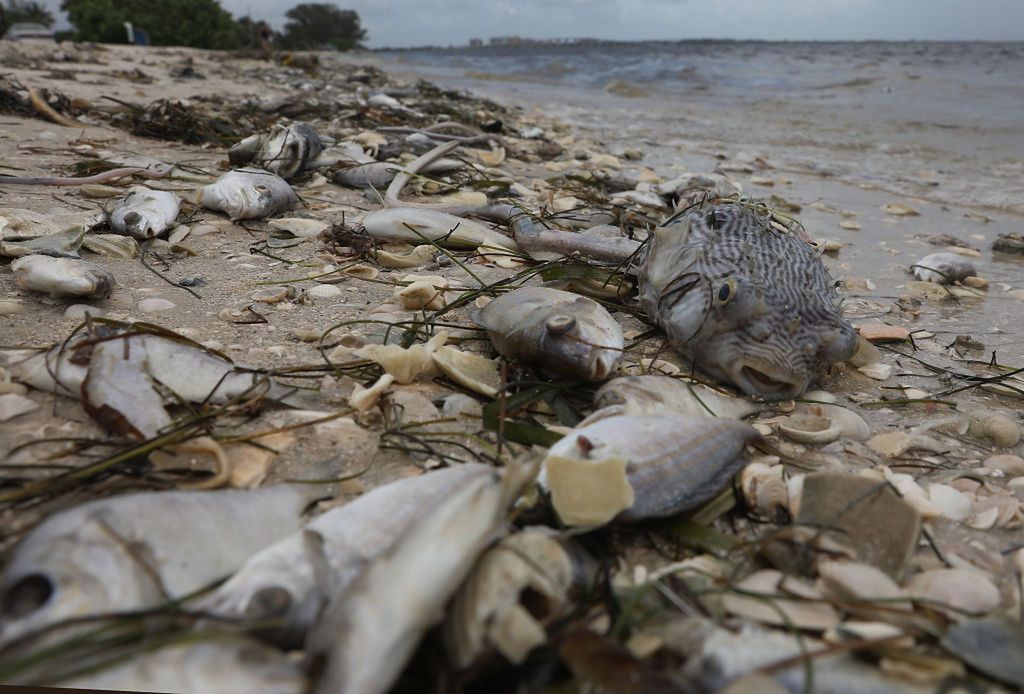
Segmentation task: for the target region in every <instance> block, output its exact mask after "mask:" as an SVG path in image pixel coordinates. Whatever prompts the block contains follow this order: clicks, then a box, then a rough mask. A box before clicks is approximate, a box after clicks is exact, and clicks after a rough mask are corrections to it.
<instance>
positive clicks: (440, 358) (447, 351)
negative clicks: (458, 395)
mask: <svg viewBox="0 0 1024 694" xmlns="http://www.w3.org/2000/svg"><path fill="white" fill-rule="evenodd" d="M431 357H432V358H433V360H434V364H436V365H437V368H438V369H440V370H441V372H442V373H443V374H444V375H445V376H447V377H448V378H450V379H452V380H453V381H455V382H456V383H458V384H459V385H460V386H463V387H464V388H468V389H469V390H471V391H473V392H474V393H480V394H481V395H486V396H487V397H490V398H494V397H497V396H498V392H499V391H500V389H501V368H500V367H499V366H498V362H496V361H494V360H493V359H487V358H485V357H481V356H480V355H479V354H472V353H470V352H463V351H462V350H459V349H456V348H455V347H441V348H439V349H438V350H437V351H435V352H434V353H433V354H431Z"/></svg>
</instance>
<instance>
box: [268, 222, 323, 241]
mask: <svg viewBox="0 0 1024 694" xmlns="http://www.w3.org/2000/svg"><path fill="white" fill-rule="evenodd" d="M267 226H269V227H270V228H271V229H280V230H281V231H287V232H288V233H289V234H292V235H293V236H297V237H299V238H303V239H311V238H316V237H318V236H319V235H320V234H322V233H323V232H324V231H326V230H327V229H329V228H330V224H328V223H327V222H322V221H320V220H319V219H307V218H305V217H283V218H280V219H271V220H270V221H268V222H267Z"/></svg>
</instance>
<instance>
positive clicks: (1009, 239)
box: [992, 232, 1024, 255]
mask: <svg viewBox="0 0 1024 694" xmlns="http://www.w3.org/2000/svg"><path fill="white" fill-rule="evenodd" d="M992 250H993V251H994V252H995V253H1006V254H1007V255H1024V234H1019V233H1016V232H1012V233H1009V234H999V235H998V236H997V237H996V240H995V241H993V242H992Z"/></svg>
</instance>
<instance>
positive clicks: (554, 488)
mask: <svg viewBox="0 0 1024 694" xmlns="http://www.w3.org/2000/svg"><path fill="white" fill-rule="evenodd" d="M759 438H760V434H758V433H757V431H756V430H755V429H754V428H753V427H751V426H750V425H749V424H744V423H743V422H739V421H737V420H735V419H728V418H725V417H718V418H715V419H704V418H699V419H694V418H690V417H686V416H684V415H674V414H663V415H637V416H632V415H622V416H617V417H608V418H607V419H601V420H599V421H597V422H594V423H593V424H588V425H585V426H580V427H577V428H576V429H573V430H572V431H571V432H569V433H568V434H566V435H565V436H564V437H563V438H562V439H561V440H560V441H558V442H557V443H555V444H554V445H553V446H551V448H550V449H548V453H547V456H546V457H545V458H544V462H543V464H542V467H541V473H540V477H539V479H538V482H539V484H540V486H541V488H542V489H543V490H544V491H546V492H548V493H549V494H550V495H551V503H552V505H553V506H554V509H555V512H556V513H557V514H558V517H559V519H560V520H561V521H562V522H563V523H565V524H566V525H582V526H594V525H601V524H604V523H608V522H609V521H611V520H613V519H614V520H619V521H624V522H631V521H637V520H642V519H644V518H658V517H663V516H670V515H673V514H676V513H680V512H682V511H688V510H692V509H694V508H697V507H698V506H700V505H701V504H702V503H704V502H705V501H708V500H709V499H711V498H712V497H714V496H715V495H716V494H718V492H720V491H721V490H722V489H723V488H724V487H725V486H726V485H727V484H728V483H729V480H730V479H732V477H733V475H735V474H736V473H737V472H739V470H740V469H741V468H742V467H743V465H744V461H743V460H742V459H741V457H740V454H741V453H743V450H744V448H745V447H746V446H747V444H749V443H752V442H754V441H756V440H758V439H759Z"/></svg>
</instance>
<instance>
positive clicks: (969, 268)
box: [910, 252, 978, 284]
mask: <svg viewBox="0 0 1024 694" xmlns="http://www.w3.org/2000/svg"><path fill="white" fill-rule="evenodd" d="M910 270H911V271H912V272H913V273H914V277H916V278H917V279H919V280H922V281H924V282H934V283H935V284H953V283H954V282H962V281H963V280H965V279H967V278H968V277H975V276H977V274H978V271H977V270H975V269H974V265H972V264H971V262H970V261H969V260H967V258H965V257H963V256H962V255H958V254H956V253H945V252H943V253H931V254H929V255H926V256H925V257H923V258H921V259H920V260H919V261H917V262H916V263H914V264H913V265H911V266H910Z"/></svg>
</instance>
